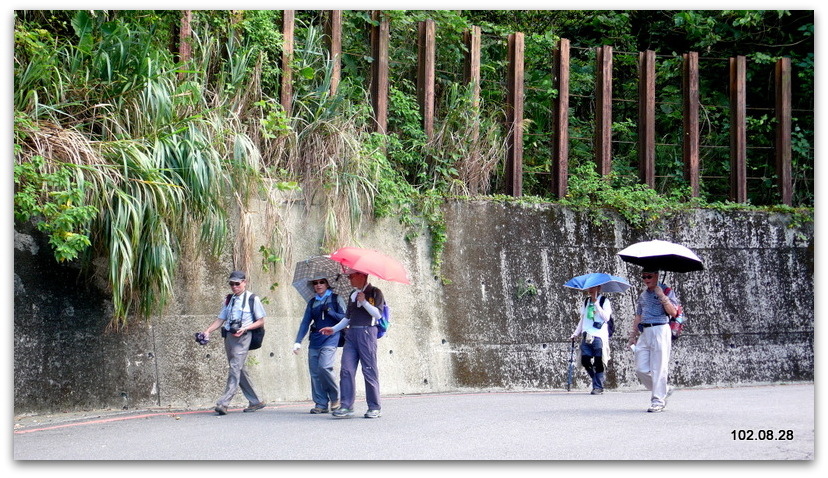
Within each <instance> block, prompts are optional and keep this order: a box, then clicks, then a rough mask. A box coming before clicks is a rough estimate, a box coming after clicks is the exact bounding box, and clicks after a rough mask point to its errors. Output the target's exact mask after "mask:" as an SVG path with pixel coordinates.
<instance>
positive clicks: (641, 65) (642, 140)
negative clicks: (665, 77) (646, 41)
mask: <svg viewBox="0 0 828 478" xmlns="http://www.w3.org/2000/svg"><path fill="white" fill-rule="evenodd" d="M655 74H656V68H655V52H654V51H653V50H647V51H643V52H639V53H638V171H639V174H640V175H641V181H642V182H643V183H644V184H646V185H647V186H650V187H651V188H655V83H656V82H655Z"/></svg>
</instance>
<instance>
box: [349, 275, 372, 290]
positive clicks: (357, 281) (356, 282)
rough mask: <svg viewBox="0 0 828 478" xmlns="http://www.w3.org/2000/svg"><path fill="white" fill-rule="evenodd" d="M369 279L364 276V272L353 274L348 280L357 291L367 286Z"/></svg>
mask: <svg viewBox="0 0 828 478" xmlns="http://www.w3.org/2000/svg"><path fill="white" fill-rule="evenodd" d="M367 278H368V276H367V275H365V274H363V273H362V272H352V273H350V274H348V279H349V280H350V281H351V285H352V286H354V287H356V288H357V289H361V288H362V287H364V286H365V282H366V279H367Z"/></svg>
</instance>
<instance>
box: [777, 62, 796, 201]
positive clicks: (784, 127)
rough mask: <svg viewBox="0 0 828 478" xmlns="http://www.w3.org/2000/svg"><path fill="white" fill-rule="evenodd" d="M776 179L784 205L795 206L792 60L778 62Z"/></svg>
mask: <svg viewBox="0 0 828 478" xmlns="http://www.w3.org/2000/svg"><path fill="white" fill-rule="evenodd" d="M774 76H775V78H776V81H775V88H776V145H775V146H776V152H775V158H774V159H775V162H776V178H777V184H778V186H779V195H780V196H781V199H782V204H787V205H788V206H791V205H793V186H792V183H791V59H790V58H780V59H779V60H778V61H777V62H776V70H775V75H774Z"/></svg>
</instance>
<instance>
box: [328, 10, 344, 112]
mask: <svg viewBox="0 0 828 478" xmlns="http://www.w3.org/2000/svg"><path fill="white" fill-rule="evenodd" d="M325 38H326V41H327V44H328V55H330V59H329V61H330V62H331V87H330V94H331V96H333V95H335V94H336V90H337V89H338V88H339V80H340V78H341V77H342V10H330V11H329V12H328V18H327V20H326V21H325Z"/></svg>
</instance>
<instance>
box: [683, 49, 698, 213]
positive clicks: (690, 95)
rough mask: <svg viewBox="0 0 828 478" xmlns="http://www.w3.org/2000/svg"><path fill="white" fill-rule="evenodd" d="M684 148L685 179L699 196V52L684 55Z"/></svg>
mask: <svg viewBox="0 0 828 478" xmlns="http://www.w3.org/2000/svg"><path fill="white" fill-rule="evenodd" d="M682 57H683V63H682V79H681V84H682V102H683V107H682V124H683V129H684V131H683V135H682V148H681V154H682V157H683V159H684V179H685V181H687V182H688V184H690V189H691V191H692V195H693V197H699V192H700V189H699V188H700V183H699V54H698V52H694V51H691V52H690V53H685V54H684V55H682Z"/></svg>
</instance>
